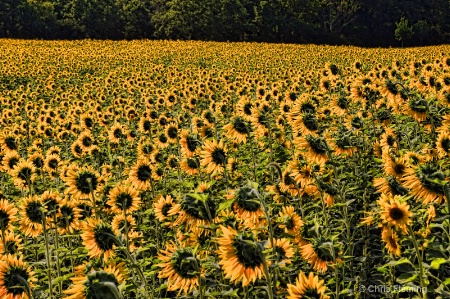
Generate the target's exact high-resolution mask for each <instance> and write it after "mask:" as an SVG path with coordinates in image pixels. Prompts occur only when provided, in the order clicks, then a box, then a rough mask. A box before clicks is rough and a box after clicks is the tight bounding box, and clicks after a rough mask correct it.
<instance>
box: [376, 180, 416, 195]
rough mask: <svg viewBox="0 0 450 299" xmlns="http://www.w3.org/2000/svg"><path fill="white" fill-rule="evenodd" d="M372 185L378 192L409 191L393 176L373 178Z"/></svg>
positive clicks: (396, 192)
mask: <svg viewBox="0 0 450 299" xmlns="http://www.w3.org/2000/svg"><path fill="white" fill-rule="evenodd" d="M373 186H374V187H375V188H376V189H377V191H378V192H380V193H386V194H389V195H406V194H408V192H409V190H408V189H407V188H405V187H404V186H403V185H402V184H401V183H400V182H399V180H397V179H396V178H395V177H394V176H387V177H380V178H374V179H373Z"/></svg>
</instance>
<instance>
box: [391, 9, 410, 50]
mask: <svg viewBox="0 0 450 299" xmlns="http://www.w3.org/2000/svg"><path fill="white" fill-rule="evenodd" d="M395 25H396V26H397V27H396V28H395V39H396V40H398V41H401V42H402V47H403V42H404V41H405V40H408V39H410V38H411V36H412V34H413V30H412V27H411V26H408V19H406V18H405V17H404V16H402V17H401V18H400V21H398V22H396V23H395Z"/></svg>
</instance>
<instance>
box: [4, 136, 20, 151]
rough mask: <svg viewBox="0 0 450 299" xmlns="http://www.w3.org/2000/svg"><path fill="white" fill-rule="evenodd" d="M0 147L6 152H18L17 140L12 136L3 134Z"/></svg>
mask: <svg viewBox="0 0 450 299" xmlns="http://www.w3.org/2000/svg"><path fill="white" fill-rule="evenodd" d="M0 145H2V146H3V147H4V148H5V149H6V150H7V151H18V150H19V142H18V138H17V137H16V136H14V135H13V134H4V135H3V136H2V137H1V138H0Z"/></svg>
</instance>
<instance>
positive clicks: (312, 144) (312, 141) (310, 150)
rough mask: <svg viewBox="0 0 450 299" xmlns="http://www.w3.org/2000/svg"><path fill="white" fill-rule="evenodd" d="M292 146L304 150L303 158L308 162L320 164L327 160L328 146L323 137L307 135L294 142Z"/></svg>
mask: <svg viewBox="0 0 450 299" xmlns="http://www.w3.org/2000/svg"><path fill="white" fill-rule="evenodd" d="M294 144H295V145H296V146H297V147H298V148H300V149H304V150H305V152H304V157H305V159H307V160H308V161H310V162H316V163H319V164H322V163H324V162H326V161H327V160H328V156H327V152H328V151H329V146H328V144H327V140H326V138H325V137H321V136H315V135H311V134H308V135H306V136H304V137H300V138H297V139H295V140H294Z"/></svg>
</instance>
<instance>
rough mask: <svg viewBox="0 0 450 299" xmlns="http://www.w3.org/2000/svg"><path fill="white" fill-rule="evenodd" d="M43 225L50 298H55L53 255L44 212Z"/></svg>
mask: <svg viewBox="0 0 450 299" xmlns="http://www.w3.org/2000/svg"><path fill="white" fill-rule="evenodd" d="M42 217H43V219H42V226H43V229H44V240H45V259H46V262H47V276H48V288H49V292H50V298H53V286H52V270H51V261H50V260H51V255H50V246H49V243H48V232H47V225H46V222H47V221H46V217H45V214H44V213H42Z"/></svg>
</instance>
